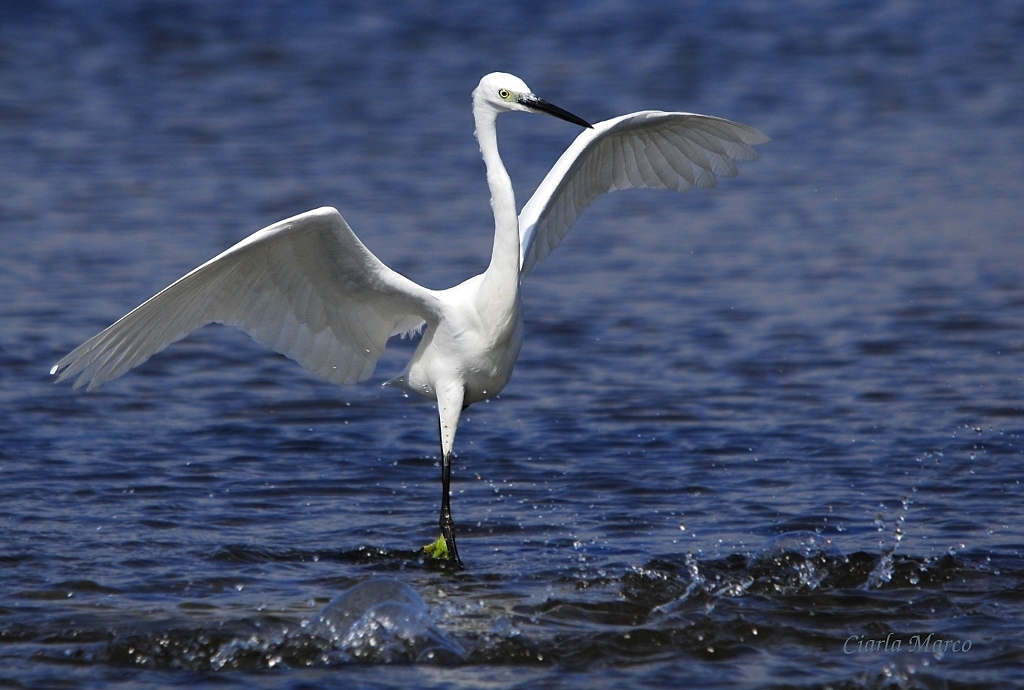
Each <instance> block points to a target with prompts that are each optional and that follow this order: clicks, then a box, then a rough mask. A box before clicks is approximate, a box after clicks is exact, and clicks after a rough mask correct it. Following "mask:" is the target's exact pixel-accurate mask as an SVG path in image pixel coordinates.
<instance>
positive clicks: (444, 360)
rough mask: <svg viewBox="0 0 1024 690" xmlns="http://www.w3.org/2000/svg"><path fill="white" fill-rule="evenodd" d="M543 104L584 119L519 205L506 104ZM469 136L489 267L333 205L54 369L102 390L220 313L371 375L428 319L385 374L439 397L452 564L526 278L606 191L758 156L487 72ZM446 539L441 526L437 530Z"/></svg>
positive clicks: (720, 137) (666, 121)
mask: <svg viewBox="0 0 1024 690" xmlns="http://www.w3.org/2000/svg"><path fill="white" fill-rule="evenodd" d="M508 111H525V112H544V113H548V114H551V115H554V116H556V117H559V118H561V119H564V120H567V121H570V122H573V123H575V124H578V125H581V126H585V127H587V128H588V129H586V130H585V131H584V133H583V134H581V135H580V136H579V137H577V139H576V141H575V142H574V143H573V144H572V145H571V146H570V147H569V148H568V149H567V150H566V152H565V153H564V154H563V155H562V157H561V158H560V159H559V160H558V162H557V163H556V164H555V166H554V167H553V168H552V169H551V172H549V173H548V175H547V177H545V179H544V181H543V182H542V183H541V185H540V187H539V188H538V190H537V192H536V193H535V194H534V195H533V197H532V198H531V199H530V201H529V202H528V203H527V204H526V206H525V207H524V208H523V210H522V213H520V214H518V215H517V213H516V202H515V195H514V193H513V190H512V182H511V180H510V179H509V176H508V173H507V172H506V170H505V167H504V166H503V165H502V162H501V158H500V156H499V155H498V145H497V136H496V128H495V124H496V119H497V116H498V115H499V114H500V113H502V112H508ZM473 117H474V121H475V124H476V136H477V139H478V141H479V143H480V151H481V154H482V156H483V159H484V164H485V166H486V169H487V183H488V186H489V188H490V192H491V205H492V208H493V211H494V225H495V228H494V247H493V250H492V253H491V261H490V264H489V265H488V267H487V270H486V271H484V272H483V273H482V274H480V275H477V276H474V277H472V278H470V279H468V280H466V281H465V282H463V283H461V284H459V285H456V286H455V287H452V288H449V289H447V290H429V289H427V288H424V287H421V286H420V285H417V284H416V283H414V282H412V281H411V280H409V279H407V278H405V277H404V276H402V275H400V274H398V273H396V272H395V271H392V270H391V269H390V268H388V267H387V266H385V265H384V264H383V263H381V262H380V261H379V260H378V259H377V258H376V257H375V256H374V255H373V254H372V253H371V252H370V251H369V250H368V249H367V248H366V247H365V246H363V244H362V243H361V242H360V241H359V239H358V238H357V237H356V236H355V234H354V233H353V232H352V230H351V228H349V226H348V224H347V223H346V222H345V220H344V219H343V218H342V217H341V215H340V214H339V213H338V212H337V211H336V210H334V209H333V208H321V209H317V210H314V211H309V212H307V213H303V214H301V215H298V216H295V217H293V218H289V219H286V220H283V221H280V222H279V223H275V224H274V225H271V226H269V227H267V228H264V229H263V230H260V231H259V232H256V233H255V234H253V235H251V236H249V237H248V238H246V239H245V240H243V241H241V242H239V243H238V244H236V245H235V246H234V247H232V248H231V249H228V250H227V251H226V252H224V253H222V254H220V255H219V256H217V257H215V258H214V259H211V260H210V261H208V262H207V263H205V264H203V265H202V266H200V267H199V268H197V269H195V270H194V271H192V272H191V273H188V274H187V275H185V276H184V277H182V278H181V279H179V280H178V281H176V282H175V283H173V284H171V285H170V286H169V287H167V288H165V289H164V290H162V291H161V292H159V293H158V294H157V295H155V296H154V297H152V298H151V299H149V300H147V301H146V302H144V303H143V304H142V305H141V306H139V307H137V308H136V309H135V310H133V311H131V312H130V313H129V314H127V315H126V316H124V317H123V318H121V319H120V320H119V321H117V322H116V323H114V324H113V325H112V326H110V327H109V328H107V329H106V330H104V331H103V332H101V333H99V334H98V335H96V336H95V337H93V338H92V339H90V340H88V341H86V342H85V343H83V344H82V345H80V346H79V347H78V348H76V349H75V350H74V351H72V352H71V353H70V354H68V355H67V356H66V357H64V358H63V359H62V360H60V361H59V362H58V363H57V364H56V365H54V367H53V369H52V370H51V373H53V374H59V377H58V380H64V379H66V378H68V377H76V380H75V387H76V388H77V387H79V386H82V385H87V386H88V387H89V388H93V387H95V386H97V385H99V384H101V383H103V382H105V381H110V380H112V379H115V378H117V377H119V376H121V375H122V374H124V373H125V372H127V371H128V370H130V369H132V368H133V367H135V366H137V365H139V364H141V363H142V362H144V361H145V360H147V359H148V358H149V357H150V356H151V355H153V354H155V353H157V352H159V351H160V350H162V349H163V348H165V347H166V346H167V345H169V344H170V343H172V342H174V341H176V340H178V339H180V338H182V337H184V336H185V335H187V334H188V333H190V332H191V331H193V330H195V329H197V328H199V327H201V326H203V325H205V324H208V323H212V322H217V323H224V324H228V325H231V326H236V327H238V328H241V329H242V330H244V331H246V332H247V333H249V334H250V335H251V336H252V337H253V338H255V339H256V340H257V341H259V342H260V343H262V344H264V345H266V346H267V347H269V348H271V349H273V350H275V351H277V352H280V353H282V354H285V355H287V356H288V357H291V358H292V359H294V360H296V361H298V362H299V363H300V364H302V365H303V366H304V367H306V368H307V369H309V370H310V371H312V372H314V373H316V374H318V375H319V376H322V377H323V378H325V379H327V380H330V381H334V382H337V383H352V382H355V381H362V380H365V379H366V378H368V377H369V376H370V375H371V374H372V373H373V369H374V366H375V365H376V362H377V359H378V358H379V357H380V355H381V353H382V352H383V350H384V347H385V345H386V343H387V340H388V339H389V338H390V337H391V336H393V335H397V334H404V333H408V332H412V331H416V330H419V329H421V328H422V327H423V326H424V325H426V330H425V331H424V333H423V336H422V339H421V341H420V343H419V345H418V347H417V348H416V351H415V353H414V354H413V356H412V358H411V359H410V360H409V363H408V364H407V365H406V367H405V370H404V371H403V372H402V373H401V375H400V376H398V377H397V378H395V379H393V380H392V381H390V382H389V383H391V384H394V385H400V386H402V387H404V388H406V389H407V390H409V391H411V392H415V393H418V394H420V395H423V396H426V397H428V398H432V399H436V400H437V406H438V415H439V421H440V431H441V455H442V484H443V490H442V504H441V520H440V523H441V530H442V538H443V546H444V547H446V549H447V551H448V552H449V554H450V556H451V557H452V558H454V559H455V560H456V561H457V562H458V560H459V558H458V552H457V550H456V547H455V534H454V525H453V523H452V519H451V513H450V508H449V493H450V491H449V482H450V471H451V454H452V446H453V443H454V440H455V431H456V428H457V426H458V421H459V414H460V412H461V411H462V410H463V409H464V408H465V407H466V406H468V405H471V404H473V403H475V402H479V401H481V400H486V399H488V398H490V397H492V396H494V395H496V394H498V393H499V392H501V390H502V389H503V388H504V387H505V385H506V384H507V383H508V381H509V378H510V377H511V375H512V368H513V366H514V365H515V361H516V358H517V357H518V356H519V351H520V348H521V346H522V342H523V317H522V303H521V299H520V291H519V287H520V279H521V277H522V276H524V275H526V274H527V273H528V272H529V271H530V270H532V269H533V267H534V266H535V265H536V263H537V262H538V261H540V260H541V259H543V258H544V257H545V256H547V254H548V253H550V252H551V250H552V249H554V247H555V246H557V244H558V243H559V242H560V241H561V239H562V237H563V236H564V235H565V233H566V232H568V230H569V228H570V227H571V226H572V224H573V223H574V222H575V220H576V218H577V216H578V215H579V214H580V213H582V211H583V210H584V209H585V208H586V207H587V205H589V204H590V203H591V202H592V201H593V200H594V199H595V198H596V197H597V196H599V195H600V194H602V193H604V192H608V191H613V190H616V189H625V188H630V187H653V188H667V189H676V190H678V191H685V190H686V189H689V188H690V187H692V186H703V187H709V186H712V185H714V183H715V177H716V175H721V176H732V175H734V174H735V173H736V168H735V165H734V164H733V162H732V160H733V159H736V160H752V159H754V158H756V157H757V154H756V153H755V152H754V151H753V149H752V148H751V145H752V144H757V143H762V142H764V141H767V138H766V137H765V136H764V135H763V134H761V133H760V132H758V131H757V130H755V129H752V128H750V127H746V126H744V125H740V124H737V123H734V122H729V121H727V120H722V119H719V118H713V117H707V116H703V115H692V114H688V113H662V112H657V111H645V112H639V113H633V114H630V115H623V116H621V117H618V118H614V119H612V120H607V121H605V122H601V123H598V124H597V125H594V126H593V127H591V126H590V125H588V124H587V123H586V122H585V121H583V120H581V119H580V118H578V117H576V116H574V115H571V114H570V113H567V112H566V111H564V110H561V109H560V108H557V107H555V106H552V105H551V104H549V103H546V102H544V101H542V100H540V99H538V98H537V97H536V96H534V95H533V94H532V93H531V92H530V90H529V88H528V87H527V86H526V84H524V83H523V82H522V81H521V80H520V79H518V78H517V77H514V76H512V75H509V74H503V73H494V74H489V75H487V76H485V77H484V78H483V79H481V81H480V84H479V86H478V87H477V88H476V90H475V91H474V92H473ZM438 544H439V545H441V544H442V540H439V541H438Z"/></svg>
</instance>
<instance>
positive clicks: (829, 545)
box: [747, 531, 847, 593]
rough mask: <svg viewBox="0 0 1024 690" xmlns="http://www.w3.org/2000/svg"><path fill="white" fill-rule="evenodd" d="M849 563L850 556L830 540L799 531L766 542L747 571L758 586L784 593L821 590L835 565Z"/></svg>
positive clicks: (753, 557)
mask: <svg viewBox="0 0 1024 690" xmlns="http://www.w3.org/2000/svg"><path fill="white" fill-rule="evenodd" d="M846 561H847V558H846V554H845V553H843V550H842V549H841V548H839V546H838V545H837V544H835V543H834V542H833V541H832V540H831V539H829V538H828V537H825V536H822V535H820V534H818V533H816V532H808V531H797V532H786V533H784V534H780V535H779V536H777V537H774V538H772V539H770V540H768V541H767V542H765V544H764V545H763V546H762V547H761V548H760V549H758V550H757V551H756V552H755V553H754V555H753V556H751V557H750V560H749V561H747V570H748V571H749V572H750V574H751V575H752V576H753V578H754V579H755V580H756V581H757V582H759V583H761V584H765V583H768V584H771V586H772V588H773V589H774V590H775V591H776V592H780V593H784V592H791V591H793V590H808V589H811V590H813V589H817V588H818V587H819V586H821V583H822V581H823V580H825V578H827V577H828V575H829V574H830V570H829V568H830V566H831V565H832V564H834V563H837V562H839V563H845V562H846ZM748 586H749V585H748Z"/></svg>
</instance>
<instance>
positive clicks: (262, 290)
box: [51, 208, 438, 388]
mask: <svg viewBox="0 0 1024 690" xmlns="http://www.w3.org/2000/svg"><path fill="white" fill-rule="evenodd" d="M437 317H438V305H437V302H436V299H435V298H434V295H433V293H432V292H431V291H429V290H426V289H425V288H422V287H420V286H419V285H416V284H415V283H413V282H412V281H410V280H408V279H407V278H404V277H403V276H401V275H399V274H398V273H395V272H394V271H392V270H391V269H390V268H388V267H387V266H385V265H384V264H383V263H381V262H380V261H379V260H378V259H377V257H375V256H374V255H373V254H372V253H371V252H370V251H369V250H368V249H367V248H366V247H365V246H364V245H363V243H362V242H360V241H359V239H358V238H357V237H356V236H355V234H354V233H353V232H352V229H351V228H350V227H349V226H348V223H346V222H345V220H344V218H342V217H341V214H339V213H338V212H337V211H336V210H335V209H333V208H321V209H316V210H314V211H309V212H307V213H303V214H301V215H298V216H295V217H293V218H288V219H286V220H283V221H281V222H279V223H275V224H274V225H271V226H269V227H266V228H264V229H263V230H260V231H259V232H257V233H254V234H253V235H250V236H249V237H248V238H246V239H245V240H243V241H241V242H239V243H238V244H236V245H235V246H234V247H232V248H231V249H228V250H227V251H226V252H224V253H223V254H220V255H219V256H217V257H215V258H214V259H211V260H210V261H208V262H206V263H205V264H203V265H202V266H200V267H199V268H197V269H195V270H194V271H192V272H191V273H188V274H187V275H185V276H184V277H183V278H181V279H179V280H177V281H176V282H174V283H172V284H171V285H170V286H168V287H167V288H165V289H164V290H162V291H161V292H159V293H157V294H156V295H155V296H154V297H152V298H150V299H149V300H147V301H146V302H144V303H143V304H142V305H140V306H139V307H137V308H136V309H134V310H133V311H131V312H129V313H128V314H127V315H126V316H124V317H123V318H121V319H120V320H119V321H117V322H116V323H114V324H113V325H112V326H110V327H108V328H107V329H106V330H104V331H102V332H101V333H99V334H97V335H96V336H94V337H93V338H91V339H90V340H87V341H86V342H84V343H83V344H81V345H80V346H78V347H77V348H76V349H75V350H73V351H72V352H71V353H70V354H68V355H67V356H66V357H64V358H63V359H62V360H60V361H59V362H57V364H56V365H54V367H53V369H52V370H51V373H53V374H56V375H57V377H58V378H57V380H58V381H63V380H65V379H67V378H74V379H75V382H74V387H75V388H78V387H80V386H88V387H89V388H95V387H96V386H98V385H100V384H101V383H104V382H106V381H111V380H113V379H116V378H118V377H119V376H121V375H122V374H124V373H125V372H127V371H128V370H130V369H132V368H134V367H136V366H138V365H139V364H142V363H143V362H145V361H146V360H147V359H149V358H150V357H151V356H152V355H154V354H156V353H157V352H159V351H161V350H163V349H164V348H165V347H167V346H168V345H170V344H171V343H173V342H175V341H177V340H180V339H181V338H183V337H184V336H186V335H187V334H189V333H191V332H192V331H194V330H195V329H197V328H200V327H201V326H204V325H206V324H208V323H223V324H226V325H229V326H235V327H237V328H240V329H242V330H243V331H245V332H246V333H248V334H249V335H251V336H252V337H253V338H254V339H255V340H256V341H258V342H259V343H261V344H263V345H265V346H266V347H269V348H270V349H272V350H275V351H277V352H280V353H281V354H284V355H286V356H288V357H290V358H292V359H294V360H295V361H297V362H299V363H300V364H301V365H302V366H304V367H306V368H307V369H309V370H310V371H312V372H313V373H315V374H317V375H319V376H321V377H323V378H325V379H327V380H329V381H334V382H336V383H352V382H355V381H361V380H364V379H366V378H368V377H369V376H370V374H372V373H373V369H374V367H375V366H376V363H377V359H378V358H379V357H380V355H381V353H382V352H383V351H384V347H385V345H386V343H387V340H388V338H389V337H390V336H392V335H397V334H400V333H406V332H408V331H410V330H414V329H416V328H419V327H421V326H422V325H423V324H424V323H425V322H426V323H436V320H437Z"/></svg>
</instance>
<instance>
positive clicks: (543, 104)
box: [519, 95, 592, 129]
mask: <svg viewBox="0 0 1024 690" xmlns="http://www.w3.org/2000/svg"><path fill="white" fill-rule="evenodd" d="M519 103H520V105H525V106H526V107H527V108H529V109H530V110H534V111H536V112H538V113H547V114H548V115H554V116H555V117H557V118H558V119H559V120H565V121H566V122H571V123H573V124H574V125H579V126H580V127H586V128H587V129H590V128H591V127H592V125H591V124H590V123H589V122H587V121H586V120H584V119H583V118H582V117H577V116H576V115H573V114H572V113H570V112H569V111H568V110H563V109H562V108H559V107H558V106H557V105H552V104H551V103H548V102H547V101H545V100H542V99H540V98H537V97H536V96H533V95H530V96H520V97H519Z"/></svg>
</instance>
